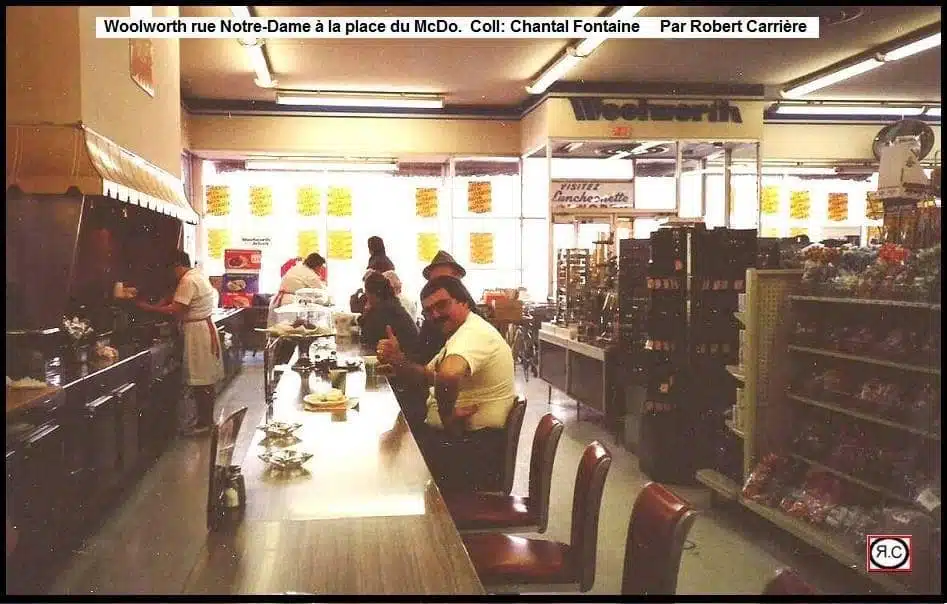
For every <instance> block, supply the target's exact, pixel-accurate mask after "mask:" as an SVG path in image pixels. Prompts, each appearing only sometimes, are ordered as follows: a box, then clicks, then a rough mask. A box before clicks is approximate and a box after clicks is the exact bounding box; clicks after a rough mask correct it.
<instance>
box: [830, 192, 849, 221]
mask: <svg viewBox="0 0 947 604" xmlns="http://www.w3.org/2000/svg"><path fill="white" fill-rule="evenodd" d="M847 219H848V193H829V220H831V221H833V222H844V221H845V220H847Z"/></svg>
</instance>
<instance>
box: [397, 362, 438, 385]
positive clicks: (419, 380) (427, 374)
mask: <svg viewBox="0 0 947 604" xmlns="http://www.w3.org/2000/svg"><path fill="white" fill-rule="evenodd" d="M395 373H396V374H397V375H398V377H399V378H400V379H401V380H402V381H404V382H407V383H410V384H414V385H416V386H424V387H425V388H427V387H430V386H433V385H434V377H435V376H436V375H437V374H436V373H435V372H434V370H432V369H428V368H427V366H426V365H419V364H417V363H412V362H411V361H408V360H405V361H404V362H403V363H401V364H400V365H398V366H397V367H395Z"/></svg>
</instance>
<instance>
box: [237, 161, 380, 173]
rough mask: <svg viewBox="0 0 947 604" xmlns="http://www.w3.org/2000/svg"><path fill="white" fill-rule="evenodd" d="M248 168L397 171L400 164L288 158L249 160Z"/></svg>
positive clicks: (246, 165)
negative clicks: (293, 159) (292, 159)
mask: <svg viewBox="0 0 947 604" xmlns="http://www.w3.org/2000/svg"><path fill="white" fill-rule="evenodd" d="M244 168H245V169H247V170H265V171H286V170H295V171H297V172H395V171H396V170H397V169H398V164H396V163H394V162H329V161H314V160H310V161H288V160H247V161H246V162H245V164H244Z"/></svg>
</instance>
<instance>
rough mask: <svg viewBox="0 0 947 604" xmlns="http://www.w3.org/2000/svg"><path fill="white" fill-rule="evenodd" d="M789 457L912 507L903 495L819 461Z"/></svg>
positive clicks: (795, 456)
mask: <svg viewBox="0 0 947 604" xmlns="http://www.w3.org/2000/svg"><path fill="white" fill-rule="evenodd" d="M789 456H790V457H792V458H793V459H798V460H799V461H801V462H803V463H807V464H809V465H810V466H812V467H814V468H818V469H819V470H823V471H825V472H828V473H829V474H832V475H834V476H838V477H839V478H841V479H843V480H847V481H848V482H851V483H852V484H857V485H858V486H860V487H862V488H865V489H868V490H869V491H874V492H876V493H880V494H881V495H884V496H885V497H888V498H889V499H896V500H897V501H900V502H902V503H908V504H911V505H913V502H912V501H911V499H910V498H909V497H907V496H905V495H899V494H897V493H895V492H894V491H892V490H890V489H886V488H884V487H882V486H878V485H876V484H872V483H870V482H867V481H865V480H862V479H861V478H858V477H857V476H852V475H851V474H846V473H845V472H842V471H841V470H836V469H835V468H833V467H832V466H827V465H825V464H824V463H822V462H820V461H816V460H814V459H810V458H808V457H806V456H804V455H799V454H798V453H790V454H789Z"/></svg>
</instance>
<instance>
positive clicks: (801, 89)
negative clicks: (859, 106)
mask: <svg viewBox="0 0 947 604" xmlns="http://www.w3.org/2000/svg"><path fill="white" fill-rule="evenodd" d="M882 65H884V63H882V62H881V61H879V60H878V59H866V60H864V61H861V62H859V63H855V64H854V65H850V66H848V67H845V68H843V69H840V70H838V71H833V72H831V73H827V74H825V75H824V76H820V77H818V78H816V79H814V80H810V81H809V82H807V83H805V84H800V85H799V86H794V87H792V88H790V89H789V90H784V91H783V96H787V97H790V98H792V97H800V96H803V95H806V94H809V93H810V92H815V91H816V90H821V89H823V88H825V87H826V86H831V85H832V84H837V83H839V82H841V81H843V80H847V79H849V78H852V77H855V76H857V75H859V74H862V73H865V72H866V71H871V70H872V69H875V68H877V67H881V66H882Z"/></svg>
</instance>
